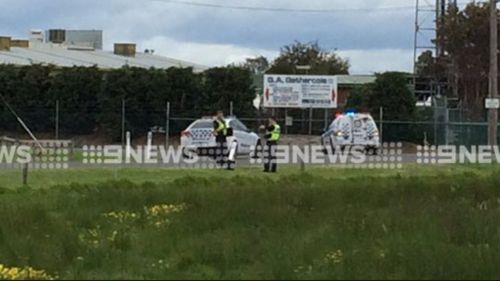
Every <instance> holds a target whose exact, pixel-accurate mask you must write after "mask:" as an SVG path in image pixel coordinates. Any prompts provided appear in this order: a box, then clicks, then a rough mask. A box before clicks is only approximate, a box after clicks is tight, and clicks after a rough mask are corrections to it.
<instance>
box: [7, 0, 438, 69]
mask: <svg viewBox="0 0 500 281" xmlns="http://www.w3.org/2000/svg"><path fill="white" fill-rule="evenodd" d="M170 1H172V0H71V1H68V0H37V1H35V0H0V7H1V8H0V35H8V36H13V37H16V38H23V37H27V34H28V31H29V30H30V29H34V28H39V29H49V28H65V29H102V30H104V41H105V49H108V50H111V49H112V44H113V43H114V42H119V41H120V42H135V43H137V44H138V48H139V50H144V49H155V50H156V52H157V53H158V54H161V55H165V56H168V57H173V58H178V59H184V60H188V61H192V62H196V63H200V64H205V65H208V66H215V65H225V64H229V63H238V62H241V61H243V60H244V59H245V58H246V57H252V56H257V55H264V56H266V57H269V58H273V57H275V56H277V55H278V53H279V49H280V47H282V46H283V45H286V44H289V43H291V42H293V41H294V40H299V41H302V42H307V41H312V40H318V41H319V43H320V45H321V46H322V47H324V48H326V49H337V50H338V52H339V54H340V55H341V56H343V57H346V58H349V59H350V62H351V72H352V73H357V74H360V73H361V74H364V73H366V74H369V73H373V72H380V71H386V70H402V71H411V68H412V60H413V31H414V16H415V11H414V8H412V7H414V5H415V0H370V1H367V0H272V1H270V0H174V3H173V2H170ZM431 1H433V0H431ZM178 2H196V3H209V4H216V5H231V6H250V7H268V8H287V9H308V10H310V9H328V10H334V11H333V12H330V13H299V12H276V11H251V10H237V9H224V8H210V7H199V6H192V5H186V4H181V3H178Z"/></svg>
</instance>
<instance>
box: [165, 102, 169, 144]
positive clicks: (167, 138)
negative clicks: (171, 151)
mask: <svg viewBox="0 0 500 281" xmlns="http://www.w3.org/2000/svg"><path fill="white" fill-rule="evenodd" d="M169 140H170V102H169V101H168V102H167V110H166V120H165V148H167V149H168V145H169Z"/></svg>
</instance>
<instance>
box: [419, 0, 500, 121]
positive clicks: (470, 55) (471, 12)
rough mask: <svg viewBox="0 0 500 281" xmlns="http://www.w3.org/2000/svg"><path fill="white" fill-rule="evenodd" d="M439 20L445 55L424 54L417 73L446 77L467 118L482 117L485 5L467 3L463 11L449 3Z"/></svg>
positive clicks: (486, 63)
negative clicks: (424, 64) (421, 64)
mask: <svg viewBox="0 0 500 281" xmlns="http://www.w3.org/2000/svg"><path fill="white" fill-rule="evenodd" d="M442 22H443V23H442V24H440V25H439V28H438V34H439V36H438V38H440V42H441V43H443V45H444V48H445V55H444V57H438V58H432V56H430V55H429V53H427V54H425V53H424V54H423V56H421V61H420V62H421V63H422V62H424V61H427V66H426V67H420V68H419V69H418V70H419V72H418V74H419V75H423V74H429V73H432V75H434V76H435V77H438V78H439V79H447V80H448V82H449V83H450V85H452V87H453V88H454V92H455V93H456V94H458V98H459V100H460V103H461V107H462V108H464V109H467V110H468V112H469V117H471V118H473V119H482V118H483V117H484V104H483V100H484V98H485V97H486V95H487V93H488V73H489V40H488V38H489V37H490V36H489V4H488V3H481V2H476V3H470V4H468V5H467V6H466V7H465V9H463V10H459V9H458V7H456V6H453V5H451V6H450V8H449V9H448V11H447V13H446V15H445V17H444V19H443V21H442ZM499 30H500V29H499ZM499 34H500V33H499ZM432 62H434V63H432ZM419 64H420V63H419ZM445 70H447V72H448V73H446V71H445Z"/></svg>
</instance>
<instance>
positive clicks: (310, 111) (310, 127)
mask: <svg viewBox="0 0 500 281" xmlns="http://www.w3.org/2000/svg"><path fill="white" fill-rule="evenodd" d="M312 123H313V108H312V106H311V107H309V135H310V136H311V135H312Z"/></svg>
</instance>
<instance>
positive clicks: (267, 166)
mask: <svg viewBox="0 0 500 281" xmlns="http://www.w3.org/2000/svg"><path fill="white" fill-rule="evenodd" d="M277 147H278V142H276V141H267V143H266V149H265V151H264V172H271V173H276V172H277V169H278V163H277V159H276V149H277Z"/></svg>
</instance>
